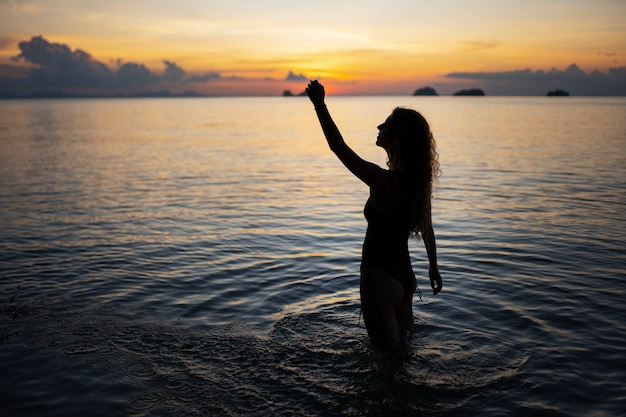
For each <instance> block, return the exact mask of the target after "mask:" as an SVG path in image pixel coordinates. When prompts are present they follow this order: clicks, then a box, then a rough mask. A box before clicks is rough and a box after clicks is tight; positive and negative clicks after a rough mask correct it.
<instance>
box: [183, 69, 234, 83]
mask: <svg viewBox="0 0 626 417" xmlns="http://www.w3.org/2000/svg"><path fill="white" fill-rule="evenodd" d="M220 78H222V76H221V75H220V74H219V73H217V72H215V71H211V72H208V73H206V74H202V75H191V76H189V77H187V78H186V79H185V82H188V83H205V82H207V81H211V80H217V79H220ZM236 78H237V77H230V79H236Z"/></svg>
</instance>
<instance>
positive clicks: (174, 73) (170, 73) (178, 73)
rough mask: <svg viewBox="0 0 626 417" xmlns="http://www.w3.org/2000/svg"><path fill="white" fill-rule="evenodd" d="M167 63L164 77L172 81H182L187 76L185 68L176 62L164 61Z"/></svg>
mask: <svg viewBox="0 0 626 417" xmlns="http://www.w3.org/2000/svg"><path fill="white" fill-rule="evenodd" d="M163 63H164V64H165V73H164V74H163V79H164V80H166V81H170V82H178V81H182V80H183V79H184V78H185V70H183V69H182V68H181V67H179V66H178V65H176V63H175V62H170V61H167V60H165V61H163Z"/></svg>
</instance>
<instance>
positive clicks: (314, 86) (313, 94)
mask: <svg viewBox="0 0 626 417" xmlns="http://www.w3.org/2000/svg"><path fill="white" fill-rule="evenodd" d="M306 93H307V95H308V96H309V98H310V99H311V102H312V103H313V106H315V107H320V106H324V96H325V95H326V93H325V92H324V86H323V85H322V84H320V83H319V82H318V81H317V80H313V81H311V82H310V83H309V85H308V87H307V89H306Z"/></svg>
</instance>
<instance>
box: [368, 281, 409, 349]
mask: <svg viewBox="0 0 626 417" xmlns="http://www.w3.org/2000/svg"><path fill="white" fill-rule="evenodd" d="M403 298H404V288H403V287H402V285H401V284H400V283H399V282H398V281H397V280H396V279H394V278H393V277H391V276H390V275H388V274H385V273H383V272H380V271H377V270H368V269H362V270H361V309H362V311H363V320H364V321H365V327H367V333H368V334H369V336H370V340H371V341H372V343H373V344H374V345H376V346H377V347H379V348H382V349H386V350H393V349H396V348H397V346H398V343H399V341H400V336H399V329H398V320H397V317H396V308H397V307H398V306H399V305H400V304H401V303H402V300H403Z"/></svg>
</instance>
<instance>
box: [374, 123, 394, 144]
mask: <svg viewBox="0 0 626 417" xmlns="http://www.w3.org/2000/svg"><path fill="white" fill-rule="evenodd" d="M392 139H393V137H392V132H391V116H389V117H387V120H385V121H384V122H383V123H382V124H380V125H378V136H377V137H376V145H377V146H380V147H381V148H383V149H385V150H386V149H388V148H389V145H391V141H392Z"/></svg>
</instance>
